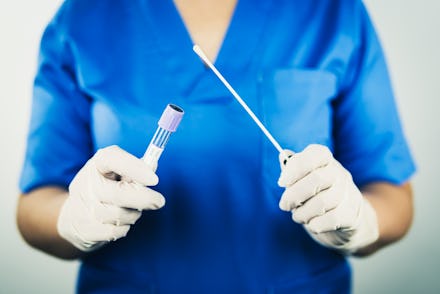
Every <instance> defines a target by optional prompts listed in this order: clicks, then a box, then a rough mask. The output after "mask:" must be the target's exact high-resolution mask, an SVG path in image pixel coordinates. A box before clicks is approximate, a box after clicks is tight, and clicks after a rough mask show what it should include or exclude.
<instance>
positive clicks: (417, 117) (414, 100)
mask: <svg viewBox="0 0 440 294" xmlns="http://www.w3.org/2000/svg"><path fill="white" fill-rule="evenodd" d="M329 1H330V0H329ZM60 3H61V1H60V0H38V1H32V0H15V1H1V3H0V36H1V39H0V42H1V43H0V44H1V45H0V53H1V54H0V95H1V99H0V118H1V124H0V131H1V133H0V134H1V135H2V139H1V145H0V146H1V149H0V150H1V152H0V156H1V162H0V163H1V164H0V175H1V187H0V191H1V193H0V195H1V202H0V204H1V207H0V234H1V237H0V240H1V242H0V244H1V245H0V293H72V292H73V289H74V283H75V273H76V269H77V266H78V263H77V262H65V261H61V260H58V259H55V258H53V257H49V256H48V255H45V254H43V253H40V252H38V251H36V250H34V249H31V248H30V247H28V246H27V245H26V244H25V243H24V242H23V241H22V239H21V238H20V236H19V235H18V232H17V230H16V226H15V206H16V201H17V194H18V189H17V179H18V174H19V171H20V166H21V162H22V156H23V151H24V147H25V134H26V130H27V124H28V119H29V113H30V107H31V105H30V101H31V98H30V97H31V84H32V79H33V75H34V72H35V65H36V56H37V48H38V42H39V39H40V37H41V33H42V30H43V28H44V26H45V25H46V23H47V22H48V20H49V19H50V17H51V16H52V15H53V13H54V12H55V10H56V9H57V7H58V6H59V4H60ZM366 3H367V6H368V8H369V10H370V13H371V15H372V17H373V19H374V22H375V23H376V26H377V28H378V32H379V35H380V36H381V39H382V43H383V45H384V47H385V51H386V54H387V57H388V62H389V65H390V70H391V73H392V79H393V82H394V86H395V92H396V95H397V103H398V106H399V109H400V113H401V117H402V121H403V124H404V127H405V130H406V134H407V136H408V139H409V141H410V145H411V147H412V150H413V153H414V156H415V158H416V160H417V163H418V169H419V170H418V173H417V175H416V176H415V177H414V180H413V183H414V190H415V220H414V224H413V227H412V230H411V231H410V233H409V234H408V235H407V236H406V237H405V238H404V239H403V240H402V241H401V242H399V243H398V244H396V245H393V246H390V247H388V248H386V249H384V250H382V251H381V252H379V253H377V254H375V255H374V256H372V257H369V258H367V259H356V260H353V261H352V263H353V265H354V273H355V278H354V293H358V294H360V293H417V292H418V293H440V276H439V268H440V235H439V228H438V222H437V215H439V213H438V211H439V209H440V200H439V199H440V198H439V197H438V195H437V194H438V193H437V190H438V189H437V188H436V187H437V185H436V184H437V183H438V182H439V179H438V175H439V173H438V172H437V168H438V167H439V166H440V160H439V156H438V154H437V153H438V150H439V145H440V140H439V135H440V132H439V129H440V124H439V123H438V121H437V118H438V116H437V113H438V111H439V109H440V97H439V93H440V80H439V78H438V77H439V74H438V70H439V69H440V58H439V55H438V54H439V52H440V33H439V30H440V17H439V16H438V12H439V11H440V1H438V0H366Z"/></svg>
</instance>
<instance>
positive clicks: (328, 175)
mask: <svg viewBox="0 0 440 294" xmlns="http://www.w3.org/2000/svg"><path fill="white" fill-rule="evenodd" d="M336 177H337V174H336V173H335V172H334V168H333V165H332V164H329V165H326V166H324V167H320V168H318V169H316V170H313V171H312V172H311V173H309V174H308V175H306V176H305V177H303V178H301V179H300V180H298V181H297V182H295V183H294V184H292V185H291V186H289V187H287V188H286V190H285V191H284V193H283V195H282V196H281V199H280V203H279V206H280V208H281V209H282V210H285V211H290V210H292V209H295V208H297V207H299V206H301V205H302V204H303V203H305V202H306V201H307V200H309V199H310V198H312V197H314V196H315V195H317V194H318V193H319V192H321V191H323V190H326V189H328V188H330V187H331V186H332V185H333V184H334V183H335V179H336Z"/></svg>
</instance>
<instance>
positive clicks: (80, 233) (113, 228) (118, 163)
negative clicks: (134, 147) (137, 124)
mask: <svg viewBox="0 0 440 294" xmlns="http://www.w3.org/2000/svg"><path fill="white" fill-rule="evenodd" d="M182 116H183V110H182V109H181V108H180V107H178V106H176V105H173V104H168V106H167V107H166V108H165V111H164V112H163V113H162V116H161V118H160V119H159V122H158V125H159V127H158V128H157V131H156V133H155V134H154V136H153V139H152V140H151V143H150V145H149V146H148V148H147V151H146V152H145V154H144V156H143V157H142V159H139V158H137V157H135V156H133V155H132V154H130V153H128V152H127V151H125V150H123V149H121V148H119V147H118V146H115V145H113V146H108V147H105V148H102V149H100V150H98V151H97V152H96V153H95V155H94V156H93V157H92V158H90V159H89V160H88V161H87V163H86V164H85V165H84V166H83V167H82V168H81V170H80V171H79V172H78V173H77V174H76V176H75V177H74V179H73V180H72V182H71V184H70V185H69V197H67V199H66V201H65V202H64V204H63V206H62V209H61V211H60V214H59V217H58V221H57V230H58V233H59V235H60V236H61V237H63V238H64V239H65V240H67V241H69V242H70V243H71V244H72V245H73V246H75V247H76V248H78V249H80V250H81V251H85V252H90V251H93V250H96V249H98V248H100V247H101V246H103V245H105V244H107V243H108V242H110V241H115V240H117V239H119V238H122V237H124V236H125V235H126V234H127V233H128V231H129V230H130V227H131V225H133V224H134V223H135V222H136V221H137V220H138V219H139V218H140V217H141V215H142V211H144V210H156V209H160V208H161V207H163V206H164V205H165V198H164V197H163V196H162V195H161V194H160V193H159V192H157V191H155V190H153V189H151V188H150V187H153V186H155V185H156V184H157V183H158V181H159V179H158V177H157V175H156V174H155V170H156V168H157V162H158V160H159V157H160V155H161V154H162V151H163V149H164V148H165V145H166V144H167V142H168V139H169V137H170V135H171V133H173V132H175V131H176V129H177V126H178V125H179V123H180V121H181V119H182Z"/></svg>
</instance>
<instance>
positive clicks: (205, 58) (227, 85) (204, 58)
mask: <svg viewBox="0 0 440 294" xmlns="http://www.w3.org/2000/svg"><path fill="white" fill-rule="evenodd" d="M193 50H194V52H195V53H196V54H197V55H198V56H199V57H200V58H201V59H202V60H203V61H204V62H205V63H206V64H207V65H208V66H209V68H210V69H211V70H212V71H213V72H214V73H215V75H216V76H217V77H218V78H219V80H220V81H221V82H222V83H223V84H224V85H225V87H226V88H227V89H228V90H229V92H231V94H232V95H233V96H234V97H235V99H237V101H238V103H240V104H241V106H243V108H244V109H245V110H246V112H247V113H248V114H249V115H250V116H251V118H252V119H253V120H254V122H255V123H256V124H257V125H258V127H260V129H261V130H262V131H263V133H264V134H265V135H266V137H267V138H268V139H269V141H270V142H271V143H272V144H273V145H274V146H275V148H276V149H277V150H278V152H279V153H284V152H283V149H282V148H281V146H280V144H278V142H277V141H276V140H275V139H274V137H273V136H272V135H271V134H270V133H269V131H268V130H267V129H266V127H265V126H264V125H263V124H262V123H261V121H260V120H259V119H258V117H257V116H256V115H255V114H254V112H253V111H252V110H251V109H250V108H249V106H247V104H246V102H244V101H243V99H241V97H240V95H238V93H237V92H236V91H235V90H234V88H232V86H231V85H230V84H229V83H228V81H227V80H226V79H225V78H224V77H223V75H222V74H221V73H220V72H219V71H218V70H217V68H216V67H215V66H214V65H213V64H212V62H211V61H210V60H209V59H208V57H207V56H206V55H205V53H204V52H203V50H202V49H201V48H200V47H199V46H198V45H194V46H193Z"/></svg>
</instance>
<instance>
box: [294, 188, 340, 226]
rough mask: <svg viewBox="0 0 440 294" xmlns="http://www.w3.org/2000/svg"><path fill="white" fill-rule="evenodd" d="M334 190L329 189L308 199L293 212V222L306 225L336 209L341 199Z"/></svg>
mask: <svg viewBox="0 0 440 294" xmlns="http://www.w3.org/2000/svg"><path fill="white" fill-rule="evenodd" d="M335 190H337V189H334V187H331V188H329V189H327V190H323V191H321V192H319V193H318V194H317V195H316V196H314V197H312V198H310V199H309V200H308V201H307V202H306V203H304V204H303V205H302V206H300V207H298V208H296V209H295V210H294V213H293V220H294V221H295V222H297V223H300V224H308V223H309V222H310V220H311V219H313V218H315V217H318V216H322V215H324V214H325V213H327V212H328V211H330V210H332V209H334V208H336V207H337V206H338V204H339V203H340V202H341V201H342V199H341V197H339V195H338V193H337V191H335Z"/></svg>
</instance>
